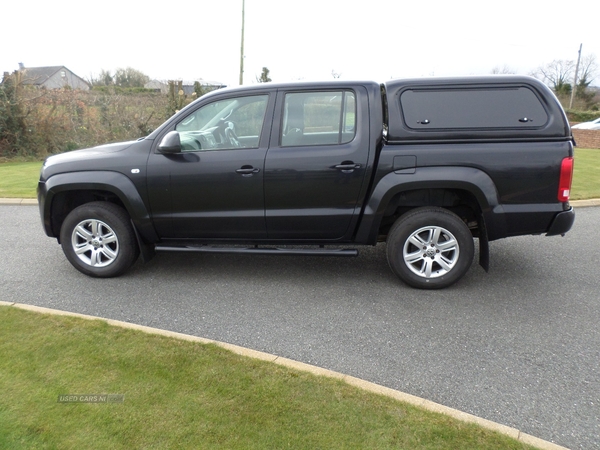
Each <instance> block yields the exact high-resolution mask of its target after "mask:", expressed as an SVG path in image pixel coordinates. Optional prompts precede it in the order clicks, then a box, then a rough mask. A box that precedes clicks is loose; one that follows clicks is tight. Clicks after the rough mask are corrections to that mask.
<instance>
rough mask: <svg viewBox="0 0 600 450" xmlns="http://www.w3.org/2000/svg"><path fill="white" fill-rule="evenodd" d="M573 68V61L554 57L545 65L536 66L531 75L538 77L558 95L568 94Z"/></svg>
mask: <svg viewBox="0 0 600 450" xmlns="http://www.w3.org/2000/svg"><path fill="white" fill-rule="evenodd" d="M574 70H575V62H574V61H570V60H564V59H555V60H554V61H552V62H551V63H548V64H546V65H545V66H541V67H538V68H537V69H536V70H535V71H534V73H533V76H535V77H537V78H540V79H541V80H542V81H543V82H544V83H546V84H548V85H549V86H550V87H551V88H552V89H553V90H554V92H556V93H557V94H559V95H561V94H570V93H571V89H572V87H571V80H572V79H573V71H574Z"/></svg>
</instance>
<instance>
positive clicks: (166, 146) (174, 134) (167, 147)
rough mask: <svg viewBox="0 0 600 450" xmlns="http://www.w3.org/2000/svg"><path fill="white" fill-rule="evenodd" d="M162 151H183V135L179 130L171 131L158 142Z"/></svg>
mask: <svg viewBox="0 0 600 450" xmlns="http://www.w3.org/2000/svg"><path fill="white" fill-rule="evenodd" d="M158 151H159V152H161V153H181V137H180V136H179V131H169V132H168V133H167V134H165V137H164V138H162V141H160V144H158Z"/></svg>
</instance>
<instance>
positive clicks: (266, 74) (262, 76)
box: [256, 67, 272, 83]
mask: <svg viewBox="0 0 600 450" xmlns="http://www.w3.org/2000/svg"><path fill="white" fill-rule="evenodd" d="M269 72H270V71H269V69H267V68H266V67H263V68H262V72H261V74H260V77H256V81H258V82H259V83H268V82H269V81H272V80H271V78H270V77H269Z"/></svg>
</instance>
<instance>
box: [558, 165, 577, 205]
mask: <svg viewBox="0 0 600 450" xmlns="http://www.w3.org/2000/svg"><path fill="white" fill-rule="evenodd" d="M572 181H573V157H568V158H564V159H563V160H562V163H561V165H560V180H559V182H558V201H559V202H568V201H569V197H570V195H571V182H572Z"/></svg>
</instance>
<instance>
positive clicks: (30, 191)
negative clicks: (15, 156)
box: [0, 161, 42, 198]
mask: <svg viewBox="0 0 600 450" xmlns="http://www.w3.org/2000/svg"><path fill="white" fill-rule="evenodd" d="M41 168H42V162H40V161H36V162H7V163H0V197H4V198H35V197H36V191H35V190H36V187H37V182H38V179H39V178H40V169H41Z"/></svg>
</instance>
